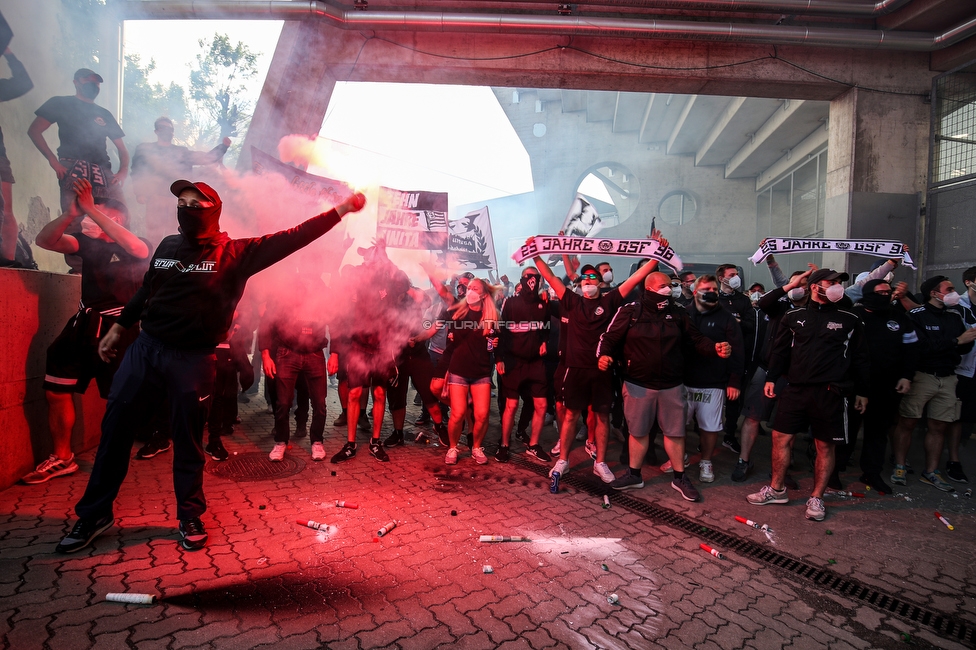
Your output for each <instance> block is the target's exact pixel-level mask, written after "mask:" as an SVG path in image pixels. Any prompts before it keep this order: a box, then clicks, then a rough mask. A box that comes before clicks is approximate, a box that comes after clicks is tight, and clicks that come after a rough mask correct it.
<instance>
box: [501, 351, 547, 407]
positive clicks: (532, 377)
mask: <svg viewBox="0 0 976 650" xmlns="http://www.w3.org/2000/svg"><path fill="white" fill-rule="evenodd" d="M501 380H502V395H504V396H505V399H506V400H509V399H514V400H517V399H519V397H520V396H521V395H522V393H523V392H525V394H527V395H529V396H530V397H533V398H535V397H545V396H546V365H545V363H543V362H542V359H536V360H535V361H517V362H515V363H514V364H513V365H512V367H511V368H509V367H508V366H507V365H506V366H505V374H504V375H502V377H501Z"/></svg>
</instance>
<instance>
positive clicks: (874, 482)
mask: <svg viewBox="0 0 976 650" xmlns="http://www.w3.org/2000/svg"><path fill="white" fill-rule="evenodd" d="M860 481H861V483H864V484H865V485H866V486H868V487H869V488H871V489H872V490H877V491H878V492H884V493H885V494H892V493H893V490H892V489H891V486H890V485H888V484H887V483H885V480H884V479H883V478H881V476H872V475H869V474H862V475H861V478H860Z"/></svg>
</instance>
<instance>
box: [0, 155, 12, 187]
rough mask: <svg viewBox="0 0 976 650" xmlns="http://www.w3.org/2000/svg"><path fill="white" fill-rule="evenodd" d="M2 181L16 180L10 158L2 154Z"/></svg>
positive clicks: (0, 170) (0, 177)
mask: <svg viewBox="0 0 976 650" xmlns="http://www.w3.org/2000/svg"><path fill="white" fill-rule="evenodd" d="M0 181H3V182H4V183H13V182H14V170H13V169H11V167H10V159H9V158H7V157H6V156H0Z"/></svg>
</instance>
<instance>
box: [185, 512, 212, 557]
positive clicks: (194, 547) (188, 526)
mask: <svg viewBox="0 0 976 650" xmlns="http://www.w3.org/2000/svg"><path fill="white" fill-rule="evenodd" d="M180 535H181V536H182V537H183V539H181V540H180V546H182V547H183V548H185V549H186V550H188V551H199V550H200V549H201V548H203V547H204V546H206V545H207V530H206V529H205V528H204V527H203V522H202V521H200V520H199V519H198V518H197V517H194V518H193V519H181V520H180Z"/></svg>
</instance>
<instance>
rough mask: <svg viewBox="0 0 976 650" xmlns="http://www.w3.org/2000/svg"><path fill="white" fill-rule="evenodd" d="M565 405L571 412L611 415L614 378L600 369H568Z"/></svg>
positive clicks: (565, 377) (564, 388) (564, 391)
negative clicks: (589, 411)
mask: <svg viewBox="0 0 976 650" xmlns="http://www.w3.org/2000/svg"><path fill="white" fill-rule="evenodd" d="M563 403H564V404H565V405H566V408H568V409H569V410H570V411H585V410H586V407H590V410H591V411H593V412H594V413H610V410H611V409H612V408H613V377H612V376H611V375H610V371H603V370H600V369H599V368H567V369H566V372H565V373H564V374H563Z"/></svg>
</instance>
